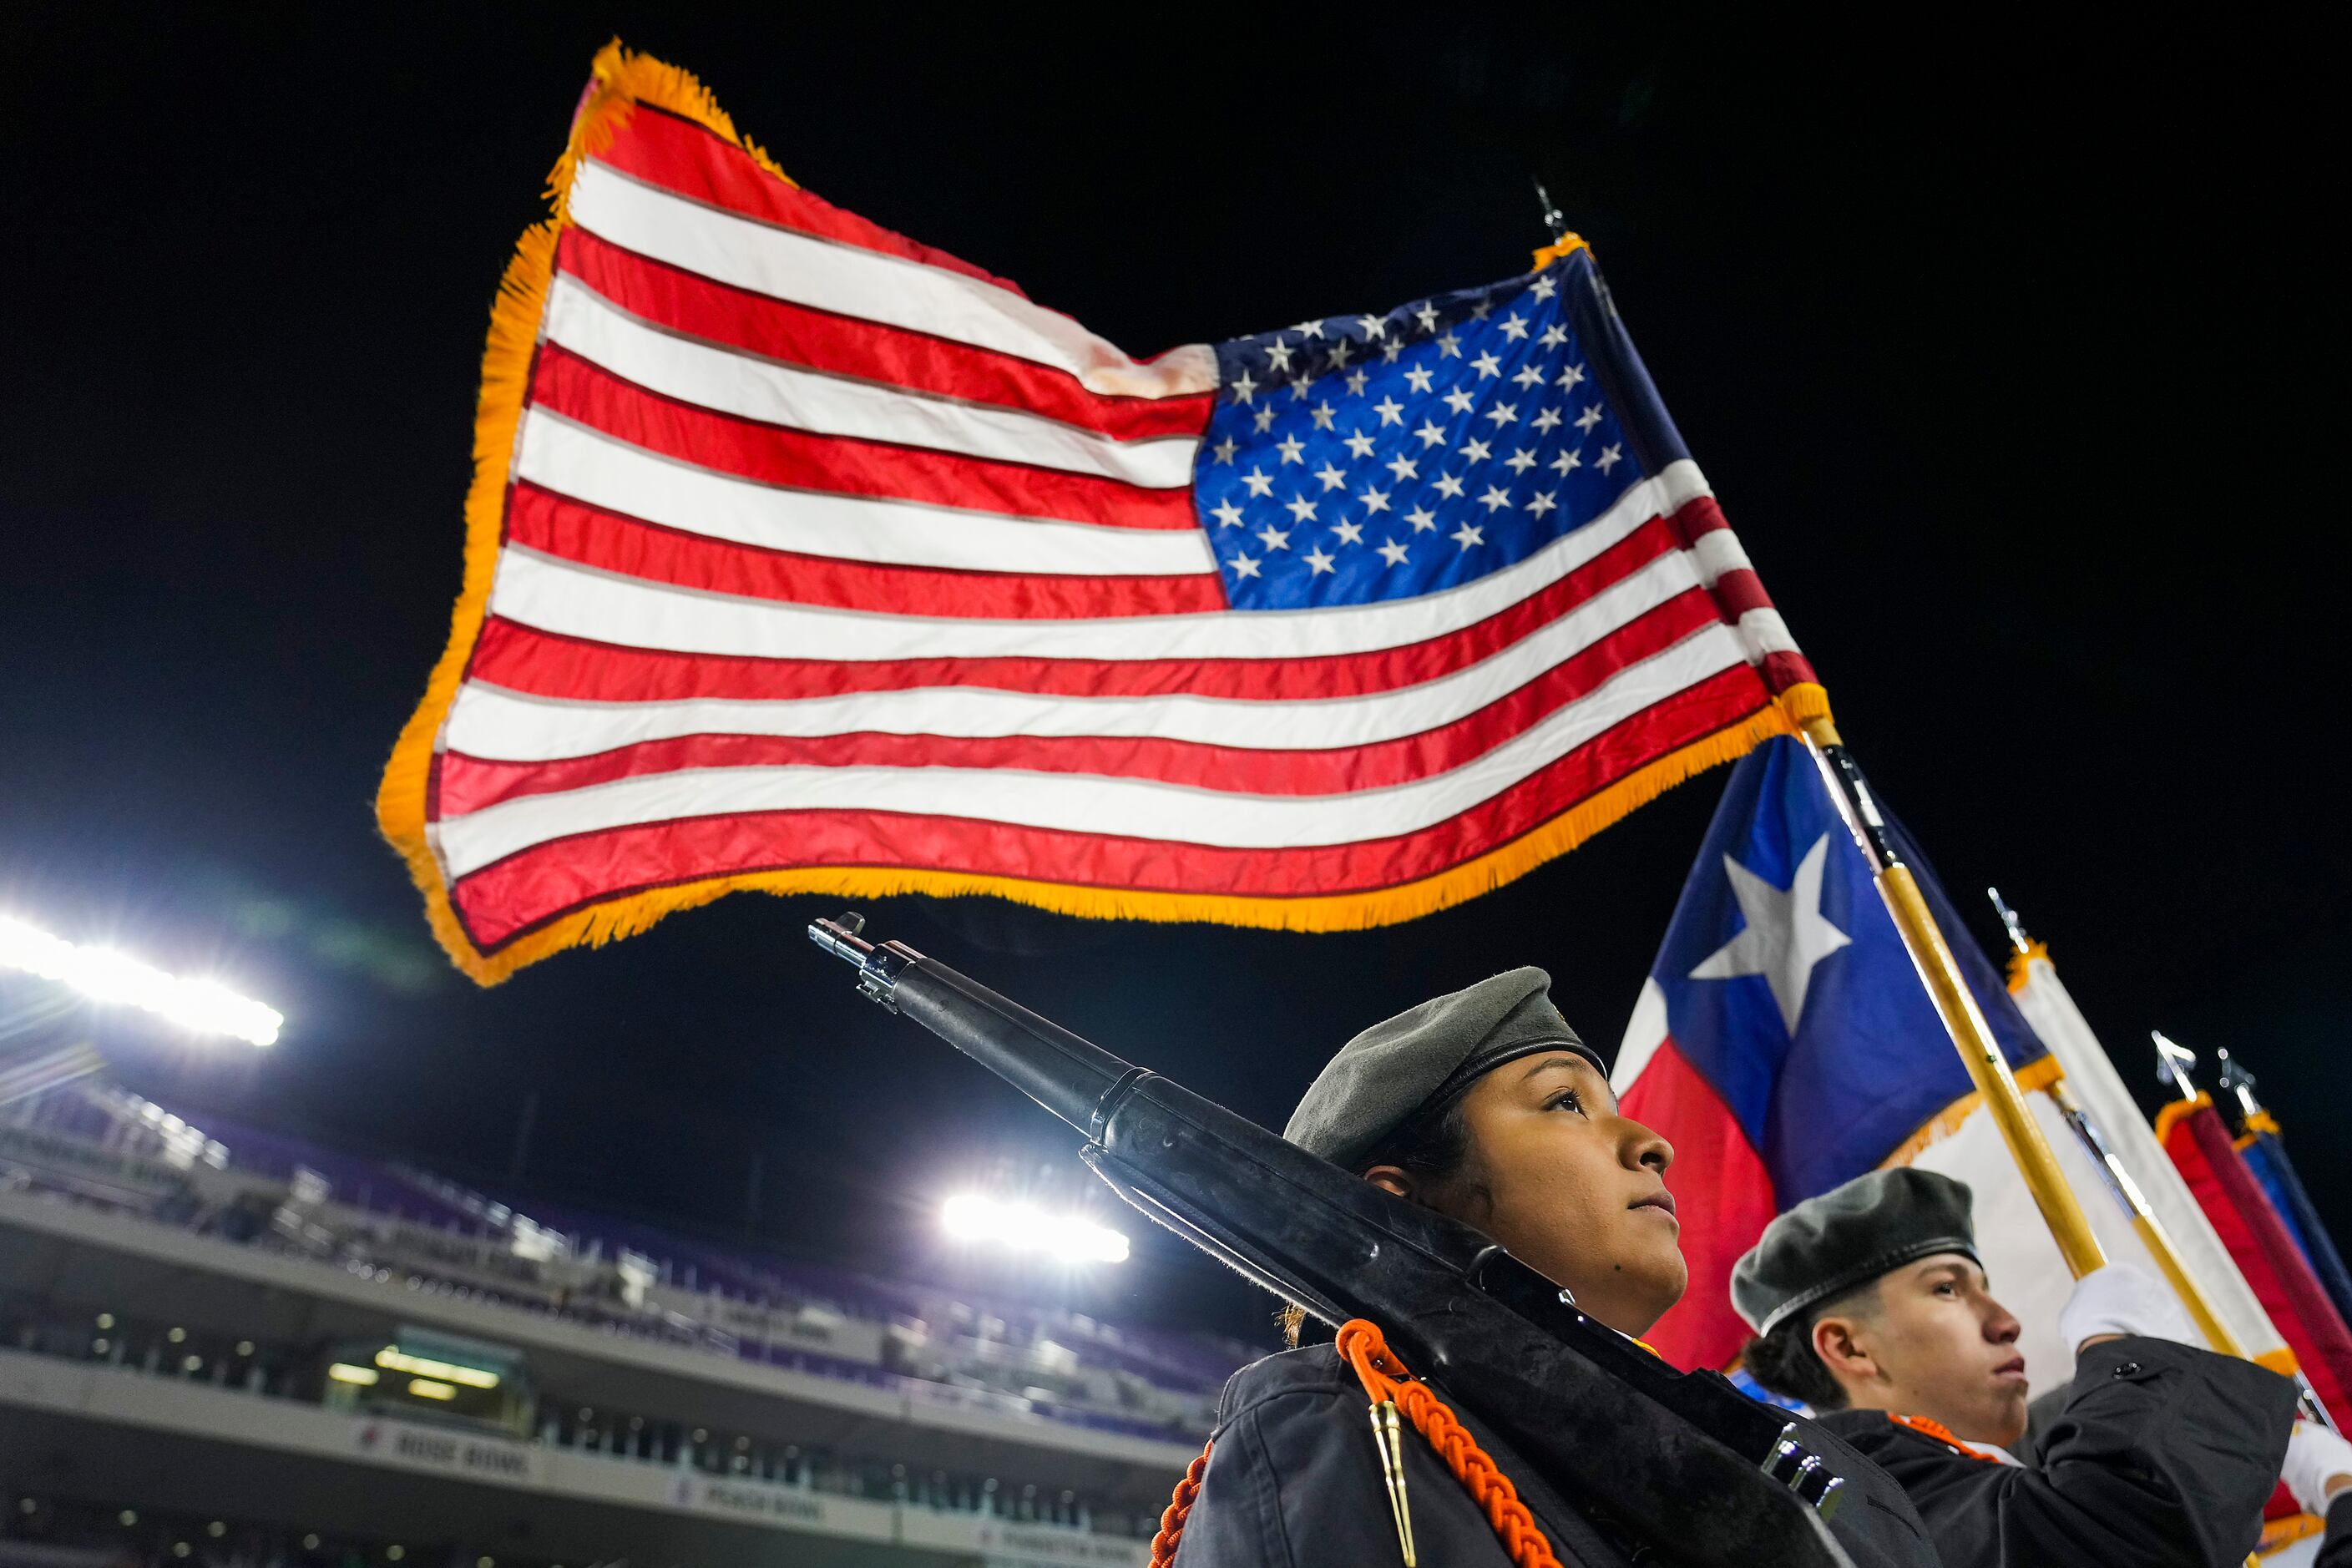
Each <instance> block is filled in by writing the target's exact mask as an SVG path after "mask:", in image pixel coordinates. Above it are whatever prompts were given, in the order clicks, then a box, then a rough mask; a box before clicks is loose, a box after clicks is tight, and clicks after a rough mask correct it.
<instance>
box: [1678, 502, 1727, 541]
mask: <svg viewBox="0 0 2352 1568" xmlns="http://www.w3.org/2000/svg"><path fill="white" fill-rule="evenodd" d="M1730 526H1731V522H1730V520H1729V519H1727V518H1726V517H1725V516H1724V515H1723V509H1722V508H1721V507H1719V506H1717V504H1716V501H1715V498H1714V497H1713V496H1694V497H1692V498H1691V499H1690V500H1686V501H1685V502H1684V503H1683V504H1682V507H1681V508H1680V510H1677V511H1676V512H1675V527H1676V528H1678V529H1680V530H1681V531H1682V536H1683V538H1684V540H1685V542H1687V541H1691V540H1695V539H1696V538H1697V537H1698V536H1699V535H1700V534H1702V533H1713V532H1714V531H1716V530H1717V529H1718V528H1729V527H1730Z"/></svg>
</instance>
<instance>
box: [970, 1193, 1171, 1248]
mask: <svg viewBox="0 0 2352 1568" xmlns="http://www.w3.org/2000/svg"><path fill="white" fill-rule="evenodd" d="M940 1226H941V1228H943V1229H944V1230H946V1232H947V1233H948V1234H949V1235H950V1236H951V1237H954V1238H955V1239H957V1240H958V1241H975V1242H992V1243H994V1244H996V1245H997V1246H1000V1247H1009V1248H1011V1249H1012V1250H1013V1251H1015V1252H1042V1253H1045V1255H1047V1256H1048V1257H1051V1258H1059V1259H1061V1260H1062V1261H1064V1262H1066V1263H1124V1262H1126V1261H1127V1253H1128V1246H1127V1237H1125V1236H1124V1235H1122V1234H1121V1233H1120V1232H1118V1231H1115V1230H1112V1229H1111V1228H1110V1227H1109V1226H1100V1225H1097V1224H1095V1223H1094V1222H1093V1221H1092V1220H1089V1219H1084V1218H1081V1217H1080V1216H1078V1215H1053V1214H1047V1213H1046V1212H1045V1210H1043V1209H1041V1208H1038V1207H1036V1206H1035V1205H1031V1204H1016V1203H1004V1202H1002V1201H1000V1200H998V1199H996V1198H992V1197H989V1196H987V1195H985V1194H981V1193H958V1194H955V1196H953V1197H951V1198H950V1199H948V1201H947V1202H946V1203H944V1204H942V1205H940Z"/></svg>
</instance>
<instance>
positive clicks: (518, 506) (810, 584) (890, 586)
mask: <svg viewBox="0 0 2352 1568" xmlns="http://www.w3.org/2000/svg"><path fill="white" fill-rule="evenodd" d="M512 494H513V499H512V500H511V501H509V504H508V507H507V538H508V539H509V541H510V542H513V543H516V544H523V545H529V546H530V548H532V549H534V550H541V551H545V552H547V553H548V554H550V555H556V556H561V557H562V558H563V559H564V560H566V561H577V562H579V563H581V564H582V565H583V566H595V567H600V568H602V569H603V570H604V571H607V572H619V573H623V574H627V575H628V576H632V577H639V578H643V579H646V581H648V582H656V583H672V584H677V586H679V587H682V588H698V589H703V590H706V591H708V592H711V593H718V594H732V595H741V596H745V597H751V598H761V599H775V600H782V601H787V602H790V603H793V604H800V605H831V606H835V607H837V608H841V609H849V610H863V611H867V612H870V613H872V614H876V615H900V616H986V617H989V618H992V619H999V620H1047V619H1062V620H1067V619H1079V618H1095V619H1101V618H1108V617H1111V616H1172V615H1183V614H1188V613H1197V612H1201V611H1205V610H1222V609H1223V608H1224V607H1225V590H1224V584H1223V581H1222V580H1221V579H1220V578H1219V577H1218V576H1217V574H1215V573H1214V572H1202V573H1199V574H1183V575H1175V576H1151V577H1091V576H1075V575H1071V574H1066V573H1061V574H1057V573H1044V572H1040V573H1022V572H958V571H950V570H947V569H944V568H940V567H927V566H886V565H877V564H875V563H868V562H862V561H842V560H837V559H835V558H834V557H831V556H824V555H799V554H793V553H792V552H786V551H782V550H766V549H762V548H761V547H760V546H759V545H756V544H738V543H736V542H733V541H731V540H723V539H712V538H709V537H708V536H707V535H704V534H699V533H688V532H685V531H682V530H678V529H673V528H667V527H665V526H663V525H661V524H659V523H652V522H646V521H642V520H640V519H637V518H633V517H628V516H625V515H624V514H622V513H619V512H612V511H604V510H600V509H598V508H595V507H591V506H586V505H583V503H581V502H579V501H575V500H572V499H570V498H569V497H567V496H559V495H556V494H554V493H553V492H551V491H549V490H543V489H540V488H539V487H538V486H537V485H533V484H530V483H528V482H523V483H518V484H517V485H516V486H515V487H514V489H513V492H512Z"/></svg>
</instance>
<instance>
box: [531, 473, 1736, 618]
mask: <svg viewBox="0 0 2352 1568" xmlns="http://www.w3.org/2000/svg"><path fill="white" fill-rule="evenodd" d="M1705 493H1706V480H1705V479H1703V478H1702V477H1701V476H1700V474H1699V471H1698V468H1697V465H1696V464H1694V463H1689V462H1681V463H1675V464H1674V465H1672V466H1671V467H1669V468H1666V469H1665V470H1664V472H1663V473H1661V474H1659V475H1657V476H1656V477H1655V478H1653V479H1643V480H1641V481H1640V482H1638V483H1636V484H1634V485H1632V486H1630V487H1629V488H1628V489H1626V491H1625V493H1624V494H1623V495H1622V496H1620V497H1619V498H1618V500H1617V502H1616V504H1615V505H1614V506H1612V507H1611V508H1610V509H1609V510H1607V511H1605V512H1603V513H1601V515H1600V516H1599V517H1597V518H1595V519H1593V520H1592V521H1591V522H1588V523H1586V524H1585V525H1584V526H1583V527H1582V528H1580V529H1578V530H1576V531H1574V532H1572V533H1567V534H1563V535H1561V536H1560V537H1559V538H1558V539H1556V540H1554V541H1553V542H1551V543H1549V544H1548V545H1546V546H1545V547H1544V548H1543V549H1541V550H1539V551H1538V552H1536V553H1535V554H1533V555H1530V556H1528V558H1527V559H1526V560H1525V561H1522V562H1520V563H1517V565H1515V566H1507V567H1505V568H1504V569H1503V570H1502V571H1500V572H1496V573H1494V574H1490V575H1488V576H1485V577H1481V578H1479V579H1478V580H1477V581H1476V582H1474V583H1465V584H1462V585H1461V586H1460V587H1458V588H1449V589H1446V590H1444V592H1442V593H1436V594H1426V595H1422V596H1420V597H1418V598H1412V599H1399V600H1395V601H1392V602H1391V603H1387V604H1378V605H1354V606H1350V607H1348V608H1344V609H1328V610H1288V611H1263V610H1252V611H1240V610H1210V611H1202V612H1200V613H1197V614H1190V615H1181V616H1120V617H1114V618H1105V619H1097V620H1044V619H1040V620H981V619H976V618H964V617H956V616H886V615H877V614H873V613H870V612H866V611H845V610H835V609H824V608H816V607H813V606H809V605H786V604H776V603H771V602H767V601H761V600H754V599H747V598H739V597H735V596H732V595H722V594H712V593H705V592H701V591H698V590H694V589H685V588H672V587H668V586H666V585H663V584H654V583H646V582H641V581H638V580H636V579H633V578H627V577H622V576H617V575H614V574H610V573H604V572H599V571H596V570H593V569H592V568H588V567H583V566H575V565H572V563H568V562H562V561H558V560H555V559H553V558H551V557H550V556H546V555H542V554H541V553H539V552H536V551H533V550H528V549H525V548H523V547H521V546H519V545H511V544H510V545H509V546H508V547H507V548H506V551H505V552H504V553H503V554H502V555H501V557H500V558H499V572H498V581H497V584H496V585H495V586H494V587H493V588H492V589H491V592H490V609H491V611H492V613H494V614H496V615H499V616H504V617H505V618H506V619H508V620H511V621H517V622H520V623H521V624H522V625H524V626H535V627H537V628H538V629H540V630H541V631H544V632H551V633H553V634H555V635H557V636H559V637H584V638H588V639H590V640H592V641H596V642H604V643H616V644H619V645H621V646H624V647H641V648H657V649H661V650H664V651H667V652H673V653H698V654H719V655H727V656H740V657H744V658H817V659H829V660H840V661H864V660H876V659H897V658H1114V659H1129V658H1323V657H1327V656H1329V655H1333V654H1348V653H1370V652H1373V651H1376V650H1378V649H1381V648H1389V647H1404V646H1407V645H1409V644H1412V643H1417V642H1422V641H1425V640H1426V639H1428V638H1430V637H1443V636H1444V635H1445V634H1446V633H1449V632H1454V631H1459V630H1461V629H1462V628H1463V627H1465V626H1475V625H1476V624H1477V623H1478V622H1480V621H1483V620H1485V619H1486V618H1487V617H1488V616H1493V615H1496V614H1497V613H1499V612H1501V611H1503V610H1507V609H1508V608H1509V607H1510V606H1511V605H1516V604H1517V603H1518V602H1519V601H1520V600H1522V599H1525V598H1527V597H1528V595H1531V594H1536V593H1539V592H1541V591H1542V590H1543V589H1545V588H1547V587H1549V586H1550V585H1551V584H1554V583H1556V582H1558V581H1559V579H1560V578H1562V577H1564V576H1566V575H1568V574H1569V573H1570V572H1573V571H1574V570H1576V568H1578V567H1579V566H1581V565H1583V564H1584V563H1586V562H1588V561H1590V560H1591V559H1592V558H1593V557H1595V556H1597V555H1599V554H1600V553H1601V552H1602V551H1604V550H1607V549H1608V548H1609V547H1610V546H1611V545H1612V544H1615V543H1617V542H1620V541H1621V540H1622V539H1624V538H1625V537H1626V536H1627V535H1629V534H1631V533H1633V531H1635V530H1637V529H1639V528H1640V527H1641V526H1642V525H1643V524H1644V523H1646V522H1648V521H1650V520H1651V519H1652V518H1654V517H1657V516H1660V515H1662V514H1664V513H1669V512H1672V511H1673V510H1675V508H1676V507H1678V506H1680V505H1682V504H1683V503H1684V502H1685V501H1686V500H1690V499H1691V498H1692V497H1694V496H1697V495H1703V494H1705ZM583 499H586V498H583ZM798 499H801V498H796V500H798ZM959 515H961V514H959ZM1007 526H1013V527H1018V528H1021V529H1024V530H1025V529H1032V528H1040V527H1044V526H1045V525H1043V524H1038V523H1030V522H1022V523H1018V524H1009V525H1007ZM1073 526H1076V525H1073ZM1087 531H1088V532H1090V533H1107V532H1110V531H1111V530H1108V529H1089V530H1087ZM1131 532H1135V533H1138V534H1143V533H1147V532H1150V531H1147V530H1142V529H1136V530H1131ZM1171 537H1175V538H1184V539H1190V538H1194V537H1196V536H1195V535H1192V534H1171ZM828 552H830V553H833V554H837V555H838V554H845V553H847V552H846V551H845V549H844V547H843V546H842V545H841V544H840V543H838V542H835V543H833V544H831V545H830V546H828ZM1672 559H1674V560H1675V561H1677V562H1680V563H1682V564H1681V567H1680V570H1681V571H1683V572H1684V573H1685V574H1687V581H1688V584H1689V585H1690V586H1692V587H1696V586H1697V585H1698V576H1697V574H1696V571H1695V570H1694V569H1693V568H1692V566H1691V564H1690V557H1689V555H1688V553H1687V552H1682V551H1677V552H1674V555H1673V557H1672ZM993 569H994V570H999V571H1013V570H1020V569H1021V568H1019V567H1015V566H1012V565H1010V564H1008V563H1004V562H1003V561H1002V560H998V561H996V562H995V563H994V565H993ZM1032 569H1033V570H1034V569H1035V568H1032Z"/></svg>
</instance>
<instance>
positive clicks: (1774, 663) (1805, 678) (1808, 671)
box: [1762, 653, 1822, 697]
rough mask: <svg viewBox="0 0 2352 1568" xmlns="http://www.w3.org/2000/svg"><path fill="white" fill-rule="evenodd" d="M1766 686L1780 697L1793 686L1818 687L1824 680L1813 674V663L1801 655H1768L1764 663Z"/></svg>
mask: <svg viewBox="0 0 2352 1568" xmlns="http://www.w3.org/2000/svg"><path fill="white" fill-rule="evenodd" d="M1762 668H1763V672H1764V684H1765V685H1766V686H1767V687H1769V688H1770V689H1771V691H1772V694H1773V695H1774V696H1775V697H1778V696H1779V695H1780V693H1781V692H1783V691H1786V690H1788V689H1789V688H1790V687H1791V686H1818V685H1820V684H1821V679H1822V678H1821V677H1820V676H1818V675H1815V674H1814V673H1813V666H1812V662H1811V660H1810V659H1808V658H1805V656H1804V655H1803V654H1801V653H1768V654H1766V655H1765V656H1764V663H1763V667H1762Z"/></svg>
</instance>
